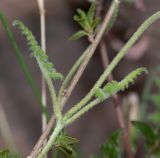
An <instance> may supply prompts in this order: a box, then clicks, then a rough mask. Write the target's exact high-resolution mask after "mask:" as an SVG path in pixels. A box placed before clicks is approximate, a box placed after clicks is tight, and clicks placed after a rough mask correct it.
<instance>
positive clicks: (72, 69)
mask: <svg viewBox="0 0 160 158" xmlns="http://www.w3.org/2000/svg"><path fill="white" fill-rule="evenodd" d="M89 48H90V46H89V47H88V48H87V49H86V50H85V51H84V52H83V53H82V55H81V56H80V58H79V59H78V60H77V61H76V63H75V64H74V65H73V67H72V68H71V70H70V71H69V73H68V74H67V76H66V77H65V79H64V81H63V83H62V86H61V88H60V91H59V96H58V103H59V106H62V107H63V105H64V104H65V102H64V100H63V102H62V97H63V93H64V91H65V88H66V86H67V84H68V82H69V81H70V79H71V78H72V76H73V75H74V73H75V71H76V70H77V69H78V67H79V65H80V64H81V63H82V61H83V60H84V58H85V57H86V55H87V54H88V51H89ZM64 95H65V94H64Z"/></svg>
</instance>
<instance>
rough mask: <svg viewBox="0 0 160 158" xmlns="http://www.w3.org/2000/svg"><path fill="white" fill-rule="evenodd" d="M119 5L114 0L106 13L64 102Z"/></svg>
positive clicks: (64, 98) (64, 100) (117, 0)
mask: <svg viewBox="0 0 160 158" xmlns="http://www.w3.org/2000/svg"><path fill="white" fill-rule="evenodd" d="M118 5H119V0H113V2H112V4H111V7H110V8H109V11H108V12H107V13H106V16H105V18H104V20H103V23H102V25H101V27H100V28H99V31H98V33H97V35H96V37H95V39H94V41H93V43H92V44H91V46H90V49H89V52H88V54H87V55H86V57H85V60H84V61H83V63H82V64H81V66H80V67H79V69H78V71H77V72H76V74H75V76H74V77H73V80H72V81H71V83H70V85H69V87H68V89H67V92H66V95H65V96H64V97H63V103H66V101H67V100H68V98H69V97H70V95H71V93H72V91H73V89H74V88H75V86H76V85H77V83H78V81H79V79H80V77H81V76H82V74H83V72H84V70H85V68H86V66H87V65H88V63H89V61H90V59H91V57H92V56H93V54H94V52H95V50H96V48H97V46H98V44H99V42H100V40H101V38H102V36H103V34H104V32H105V29H106V26H107V25H108V23H109V22H110V20H111V17H112V14H113V13H114V11H115V10H116V8H117V6H118Z"/></svg>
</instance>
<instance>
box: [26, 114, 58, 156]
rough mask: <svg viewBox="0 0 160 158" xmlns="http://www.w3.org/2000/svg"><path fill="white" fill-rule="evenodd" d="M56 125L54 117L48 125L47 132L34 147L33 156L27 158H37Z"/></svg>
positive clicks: (44, 132)
mask: <svg viewBox="0 0 160 158" xmlns="http://www.w3.org/2000/svg"><path fill="white" fill-rule="evenodd" d="M54 125H55V117H54V116H52V118H51V119H50V121H49V123H48V124H47V126H46V128H45V130H44V131H43V133H42V135H41V136H40V138H39V140H38V141H37V143H36V145H35V146H34V148H33V150H32V152H31V154H30V155H29V156H28V157H27V158H35V157H36V156H37V154H38V153H39V152H40V151H41V149H42V146H43V144H44V142H45V140H46V138H47V137H48V135H49V133H50V131H51V129H53V127H54Z"/></svg>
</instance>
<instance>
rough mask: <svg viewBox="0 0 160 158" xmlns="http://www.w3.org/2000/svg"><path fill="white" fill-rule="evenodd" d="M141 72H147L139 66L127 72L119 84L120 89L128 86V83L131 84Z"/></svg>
mask: <svg viewBox="0 0 160 158" xmlns="http://www.w3.org/2000/svg"><path fill="white" fill-rule="evenodd" d="M143 72H144V73H146V74H147V73H148V70H147V69H146V68H145V67H141V68H138V69H136V70H134V71H132V72H131V73H129V75H127V76H126V77H125V78H124V79H123V80H122V81H121V83H120V84H119V86H120V87H121V90H125V89H126V88H128V87H129V85H130V84H133V83H134V81H135V79H136V78H137V77H138V76H139V75H141V74H142V73H143Z"/></svg>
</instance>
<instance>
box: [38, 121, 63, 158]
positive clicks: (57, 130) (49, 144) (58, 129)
mask: <svg viewBox="0 0 160 158" xmlns="http://www.w3.org/2000/svg"><path fill="white" fill-rule="evenodd" d="M63 128H64V125H63V124H62V123H61V122H57V125H56V127H55V129H54V131H53V133H52V135H51V137H50V139H49V140H48V142H47V144H46V145H45V146H44V148H43V149H42V151H41V152H40V154H39V155H38V156H37V158H44V157H45V156H46V154H47V153H48V151H49V150H50V149H51V147H52V146H53V144H54V141H55V140H56V138H57V136H58V135H59V133H60V132H61V130H62V129H63Z"/></svg>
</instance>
